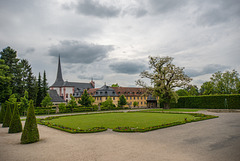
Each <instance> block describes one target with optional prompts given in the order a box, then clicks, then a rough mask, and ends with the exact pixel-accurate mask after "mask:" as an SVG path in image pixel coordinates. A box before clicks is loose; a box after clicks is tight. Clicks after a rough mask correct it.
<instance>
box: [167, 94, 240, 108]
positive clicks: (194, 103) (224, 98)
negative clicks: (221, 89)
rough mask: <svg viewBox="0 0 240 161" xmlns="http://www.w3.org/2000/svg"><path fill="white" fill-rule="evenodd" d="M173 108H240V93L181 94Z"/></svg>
mask: <svg viewBox="0 0 240 161" xmlns="http://www.w3.org/2000/svg"><path fill="white" fill-rule="evenodd" d="M171 108H200V109H201V108H204V109H240V95H239V94H231V95H208V96H181V97H179V99H178V103H172V104H171Z"/></svg>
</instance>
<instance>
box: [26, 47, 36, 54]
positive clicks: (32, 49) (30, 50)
mask: <svg viewBox="0 0 240 161" xmlns="http://www.w3.org/2000/svg"><path fill="white" fill-rule="evenodd" d="M34 51H35V49H34V48H27V50H26V53H27V54H28V53H33V52H34Z"/></svg>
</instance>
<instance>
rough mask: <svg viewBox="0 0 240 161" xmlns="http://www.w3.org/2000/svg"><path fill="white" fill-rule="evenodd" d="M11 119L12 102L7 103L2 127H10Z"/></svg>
mask: <svg viewBox="0 0 240 161" xmlns="http://www.w3.org/2000/svg"><path fill="white" fill-rule="evenodd" d="M11 119H12V112H11V107H10V103H7V109H6V113H5V116H4V119H3V125H2V127H9V125H10V122H11Z"/></svg>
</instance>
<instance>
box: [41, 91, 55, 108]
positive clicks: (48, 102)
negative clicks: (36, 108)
mask: <svg viewBox="0 0 240 161" xmlns="http://www.w3.org/2000/svg"><path fill="white" fill-rule="evenodd" d="M51 100H52V98H51V97H50V96H49V94H48V93H47V95H46V96H45V97H44V99H43V100H42V102H41V105H42V107H46V108H49V107H51V106H52V105H53V103H52V101H51Z"/></svg>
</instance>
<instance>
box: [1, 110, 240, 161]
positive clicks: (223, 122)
mask: <svg viewBox="0 0 240 161" xmlns="http://www.w3.org/2000/svg"><path fill="white" fill-rule="evenodd" d="M205 113H208V112H205ZM208 114H215V115H218V116H219V118H216V119H211V120H205V121H199V122H193V123H189V124H184V125H179V126H175V127H170V128H166V129H159V130H155V131H151V132H146V133H117V132H113V131H111V130H108V131H106V132H101V133H93V134H70V133H66V132H63V131H59V130H56V129H52V128H48V127H46V126H42V125H38V128H39V132H40V141H39V142H37V143H33V144H27V145H22V144H20V138H21V133H18V134H8V133H7V132H8V128H1V127H0V160H1V161H68V160H70V161H75V160H76V161H240V152H239V149H240V113H217V114H216V113H208ZM23 123H24V122H23ZM0 126H1V125H0Z"/></svg>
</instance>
